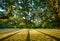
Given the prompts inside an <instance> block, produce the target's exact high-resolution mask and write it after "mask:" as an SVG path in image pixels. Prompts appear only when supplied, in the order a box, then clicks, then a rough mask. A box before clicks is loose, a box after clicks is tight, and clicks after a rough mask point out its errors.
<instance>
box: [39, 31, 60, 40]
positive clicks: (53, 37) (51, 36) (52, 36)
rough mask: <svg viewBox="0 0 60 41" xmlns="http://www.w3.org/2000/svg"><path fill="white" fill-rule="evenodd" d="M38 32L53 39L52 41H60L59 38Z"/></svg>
mask: <svg viewBox="0 0 60 41" xmlns="http://www.w3.org/2000/svg"><path fill="white" fill-rule="evenodd" d="M38 32H40V33H42V34H45V35H47V36H49V37H51V38H52V39H55V40H56V41H60V38H58V37H55V36H51V35H49V34H46V33H44V32H41V31H38Z"/></svg>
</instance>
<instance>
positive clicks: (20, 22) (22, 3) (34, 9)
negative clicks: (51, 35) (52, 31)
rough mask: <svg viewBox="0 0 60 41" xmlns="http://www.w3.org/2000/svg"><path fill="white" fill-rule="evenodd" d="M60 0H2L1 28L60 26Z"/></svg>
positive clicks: (0, 2) (0, 10) (0, 12)
mask: <svg viewBox="0 0 60 41" xmlns="http://www.w3.org/2000/svg"><path fill="white" fill-rule="evenodd" d="M58 1H59V0H0V24H1V25H0V28H5V25H6V28H54V27H58V26H59V20H60V18H59V13H60V12H59V2H58Z"/></svg>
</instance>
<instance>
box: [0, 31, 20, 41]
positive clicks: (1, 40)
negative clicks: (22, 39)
mask: <svg viewBox="0 0 60 41" xmlns="http://www.w3.org/2000/svg"><path fill="white" fill-rule="evenodd" d="M17 33H19V32H17ZM17 33H14V34H12V35H9V36H7V37H4V38H2V39H0V41H4V40H5V39H7V38H9V37H11V36H13V35H15V34H17Z"/></svg>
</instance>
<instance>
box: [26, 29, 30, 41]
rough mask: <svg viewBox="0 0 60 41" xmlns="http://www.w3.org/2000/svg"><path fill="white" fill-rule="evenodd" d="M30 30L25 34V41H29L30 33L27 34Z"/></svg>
mask: <svg viewBox="0 0 60 41" xmlns="http://www.w3.org/2000/svg"><path fill="white" fill-rule="evenodd" d="M29 31H30V30H28V34H27V38H26V41H30V33H29Z"/></svg>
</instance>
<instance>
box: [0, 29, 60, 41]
mask: <svg viewBox="0 0 60 41" xmlns="http://www.w3.org/2000/svg"><path fill="white" fill-rule="evenodd" d="M49 31H51V30H43V29H42V30H40V29H18V30H13V31H11V32H10V31H8V32H9V33H4V34H1V35H0V41H60V32H58V31H60V30H57V31H56V30H55V31H56V32H57V33H59V34H58V35H59V37H58V35H56V34H57V33H56V34H55V35H56V37H55V36H54V33H52V32H53V31H51V32H49ZM47 32H48V33H47ZM50 33H52V34H50Z"/></svg>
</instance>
